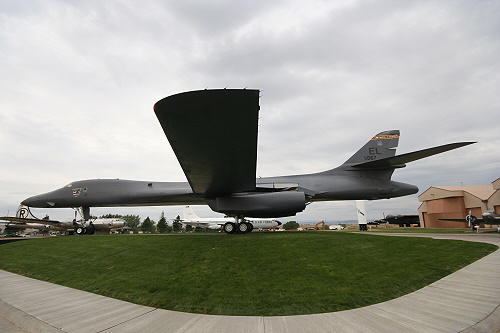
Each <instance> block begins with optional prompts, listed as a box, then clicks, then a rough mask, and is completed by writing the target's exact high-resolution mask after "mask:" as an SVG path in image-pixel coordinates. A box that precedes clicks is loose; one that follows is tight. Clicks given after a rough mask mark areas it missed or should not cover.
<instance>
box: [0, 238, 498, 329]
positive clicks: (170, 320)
mask: <svg viewBox="0 0 500 333" xmlns="http://www.w3.org/2000/svg"><path fill="white" fill-rule="evenodd" d="M372 234H373V233H372ZM389 235H390V236H397V235H395V234H389ZM399 236H400V235H399ZM409 236H417V237H433V238H442V239H461V240H470V241H480V242H487V243H492V244H496V245H500V235H498V234H489V235H488V234H486V235H485V234H478V235H468V234H465V235H446V234H440V235H434V234H425V235H424V234H418V235H415V234H411V235H409ZM499 304H500V250H497V251H496V252H494V253H492V254H490V255H488V256H486V257H484V258H482V259H480V260H478V261H476V262H474V263H472V264H471V265H469V266H467V267H465V268H463V269H461V270H459V271H457V272H455V273H453V274H450V275H448V276H447V277H445V278H443V279H441V280H439V281H436V282H434V283H432V284H431V285H429V286H426V287H424V288H422V289H420V290H417V291H415V292H413V293H411V294H408V295H405V296H402V297H399V298H396V299H393V300H390V301H387V302H383V303H379V304H375V305H370V306H366V307H363V308H358V309H353V310H347V311H340V312H333V313H324V314H316V315H303V316H280V317H256V316H247V317H245V316H215V315H200V314H190V313H183V312H175V311H168V310H162V309H156V308H151V307H147V306H141V305H136V304H132V303H128V302H124V301H119V300H116V299H113V298H108V297H104V296H100V295H96V294H92V293H88V292H85V291H80V290H76V289H72V288H67V287H63V286H59V285H56V284H52V283H48V282H43V281H39V280H35V279H30V278H27V277H23V276H20V275H17V274H13V273H9V272H6V271H2V270H0V329H2V332H4V327H6V329H8V327H12V328H13V332H231V333H233V332H273V333H277V332H297V333H299V332H300V333H302V332H383V333H387V332H398V333H399V332H500V307H499ZM2 319H3V321H2ZM2 323H4V324H5V325H4V326H2ZM9 325H10V326H9ZM14 327H15V328H14ZM5 332H8V331H5Z"/></svg>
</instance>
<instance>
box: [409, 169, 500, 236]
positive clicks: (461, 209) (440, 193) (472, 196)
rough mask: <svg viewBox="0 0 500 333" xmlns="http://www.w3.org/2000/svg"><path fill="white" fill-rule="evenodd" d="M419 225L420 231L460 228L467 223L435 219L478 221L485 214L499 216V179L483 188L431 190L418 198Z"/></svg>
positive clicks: (436, 187) (441, 187) (474, 186)
mask: <svg viewBox="0 0 500 333" xmlns="http://www.w3.org/2000/svg"><path fill="white" fill-rule="evenodd" d="M418 200H419V201H421V202H422V204H421V205H420V207H419V208H418V214H419V217H420V225H421V226H422V227H424V228H460V227H464V228H466V227H468V225H467V223H466V222H464V223H460V222H449V221H439V220H438V219H439V218H465V216H466V215H467V214H468V213H469V211H470V212H471V213H472V215H474V216H476V217H480V216H481V215H482V214H483V213H484V212H485V211H487V210H493V211H495V213H497V214H500V178H498V179H497V180H495V181H494V182H492V183H491V184H487V185H465V186H431V187H430V188H428V189H427V190H426V191H425V192H424V193H422V194H421V195H419V196H418Z"/></svg>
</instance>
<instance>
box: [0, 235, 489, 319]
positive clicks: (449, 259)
mask: <svg viewBox="0 0 500 333" xmlns="http://www.w3.org/2000/svg"><path fill="white" fill-rule="evenodd" d="M496 248H497V247H496V246H494V245H490V244H483V243H472V242H463V241H452V240H434V239H427V238H406V237H404V238H403V237H374V236H368V235H359V234H350V233H335V232H311V233H304V232H290V233H252V234H246V235H226V234H212V235H196V234H190V235H172V236H168V235H167V236H163V235H149V236H134V235H118V236H84V237H76V236H74V237H51V238H45V239H34V240H26V241H19V242H14V243H8V244H5V245H1V246H0V258H1V259H0V268H1V269H5V270H7V271H11V272H14V273H19V274H22V275H25V276H29V277H34V278H37V279H41V280H46V281H50V282H54V283H58V284H61V285H65V286H69V287H73V288H78V289H82V290H87V291H90V292H94V293H97V294H102V295H106V296H110V297H115V298H119V299H122V300H126V301H130V302H133V303H138V304H144V305H149V306H153V307H159V308H164V309H170V310H178V311H187V312H196V313H210V314H228V315H294V314H307V313H321V312H331V311H339V310H346V309H351V308H356V307H360V306H365V305H369V304H373V303H378V302H382V301H385V300H389V299H392V298H395V297H398V296H401V295H404V294H407V293H409V292H411V291H414V290H417V289H419V288H422V287H423V286H425V285H427V284H429V283H431V282H433V281H436V280H437V279H439V278H441V277H444V276H446V275H448V274H450V273H452V272H454V271H456V270H457V269H459V268H461V267H463V266H465V265H467V264H469V263H471V262H473V261H475V260H477V259H479V258H481V257H482V256H484V255H487V254H488V253H490V252H492V251H494V250H495V249H496Z"/></svg>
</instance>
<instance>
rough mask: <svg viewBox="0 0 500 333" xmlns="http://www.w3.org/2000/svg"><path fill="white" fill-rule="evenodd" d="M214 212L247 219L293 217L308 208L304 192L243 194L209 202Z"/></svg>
mask: <svg viewBox="0 0 500 333" xmlns="http://www.w3.org/2000/svg"><path fill="white" fill-rule="evenodd" d="M208 205H209V206H210V208H211V209H212V210H213V211H216V212H219V213H224V214H226V215H230V216H235V215H242V216H245V217H283V216H292V215H295V214H297V213H298V212H301V211H303V210H304V209H305V208H306V197H305V194H304V192H296V191H286V192H271V193H241V194H233V195H231V196H227V197H218V198H215V199H211V200H209V201H208Z"/></svg>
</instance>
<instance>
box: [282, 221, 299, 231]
mask: <svg viewBox="0 0 500 333" xmlns="http://www.w3.org/2000/svg"><path fill="white" fill-rule="evenodd" d="M298 227H300V225H299V224H298V223H297V222H296V221H288V222H287V223H285V224H284V225H283V229H285V230H296V229H297V228H298Z"/></svg>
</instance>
